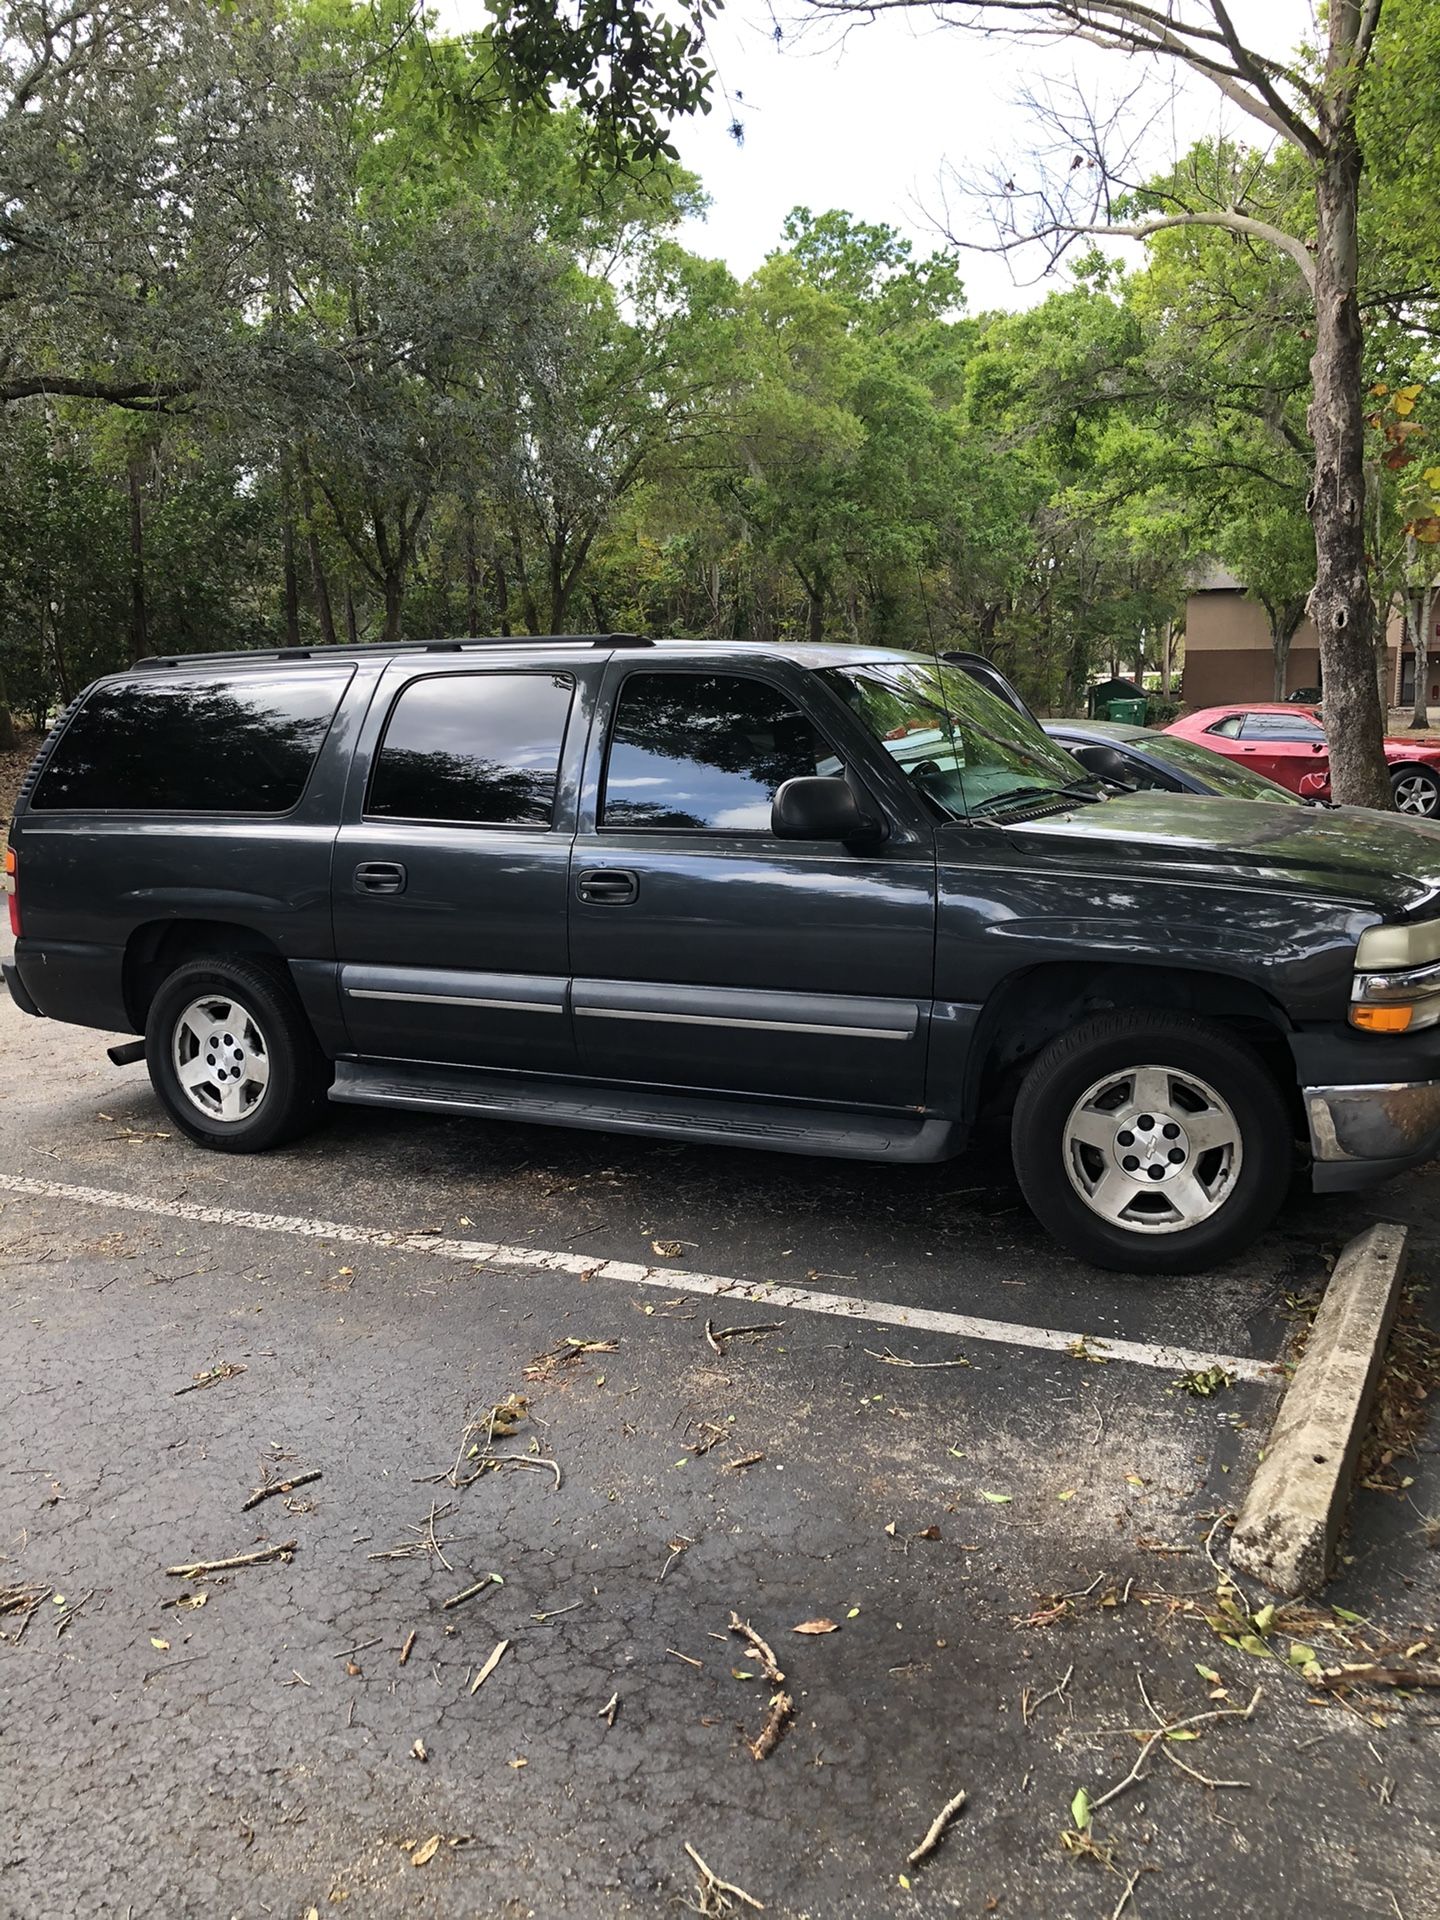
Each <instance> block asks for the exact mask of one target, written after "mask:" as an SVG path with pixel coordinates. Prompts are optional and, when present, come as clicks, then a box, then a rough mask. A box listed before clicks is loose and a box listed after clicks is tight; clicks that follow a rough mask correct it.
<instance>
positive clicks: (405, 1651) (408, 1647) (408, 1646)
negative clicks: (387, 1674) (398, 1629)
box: [400, 1627, 416, 1667]
mask: <svg viewBox="0 0 1440 1920" xmlns="http://www.w3.org/2000/svg"><path fill="white" fill-rule="evenodd" d="M415 1631H416V1630H415V1628H414V1627H412V1628H411V1629H410V1631H409V1633H407V1634H406V1636H405V1644H404V1646H403V1647H401V1649H400V1664H401V1666H402V1667H403V1666H404V1664H405V1662H406V1661H407V1660H408V1659H409V1658H410V1655H411V1653H412V1651H413V1650H414V1646H415Z"/></svg>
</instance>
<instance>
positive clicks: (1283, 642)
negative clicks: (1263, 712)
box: [1270, 623, 1295, 700]
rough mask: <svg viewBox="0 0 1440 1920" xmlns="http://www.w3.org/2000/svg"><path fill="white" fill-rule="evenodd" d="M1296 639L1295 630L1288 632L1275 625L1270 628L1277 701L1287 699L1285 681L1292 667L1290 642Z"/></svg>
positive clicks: (1291, 629) (1282, 627) (1290, 629)
mask: <svg viewBox="0 0 1440 1920" xmlns="http://www.w3.org/2000/svg"><path fill="white" fill-rule="evenodd" d="M1294 638H1295V629H1294V628H1293V627H1290V628H1289V629H1288V630H1287V629H1286V628H1285V627H1284V626H1283V625H1281V626H1276V625H1274V624H1273V623H1272V624H1271V628H1270V651H1271V653H1272V655H1273V656H1274V661H1275V681H1274V693H1275V698H1276V699H1277V700H1283V699H1284V698H1285V681H1286V677H1287V675H1288V672H1289V667H1290V642H1291V641H1292V640H1293V639H1294Z"/></svg>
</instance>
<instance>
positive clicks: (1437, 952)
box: [1350, 920, 1440, 1033]
mask: <svg viewBox="0 0 1440 1920" xmlns="http://www.w3.org/2000/svg"><path fill="white" fill-rule="evenodd" d="M1437 1023H1440V920H1421V921H1417V922H1416V923H1415V924H1414V925H1413V926H1408V927H1370V928H1369V929H1368V930H1367V931H1366V932H1364V933H1362V934H1361V936H1360V944H1359V946H1358V947H1357V948H1356V950H1355V984H1354V986H1353V988H1352V989H1351V993H1350V1024H1351V1026H1352V1027H1359V1028H1360V1029H1361V1030H1362V1031H1363V1032H1365V1033H1414V1032H1416V1031H1417V1030H1418V1029H1419V1028H1421V1027H1433V1026H1435V1025H1436V1024H1437Z"/></svg>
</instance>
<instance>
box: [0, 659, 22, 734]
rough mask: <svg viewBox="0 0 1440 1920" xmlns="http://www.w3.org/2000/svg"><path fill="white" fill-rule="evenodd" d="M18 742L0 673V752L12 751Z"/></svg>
mask: <svg viewBox="0 0 1440 1920" xmlns="http://www.w3.org/2000/svg"><path fill="white" fill-rule="evenodd" d="M19 744H20V740H19V736H18V735H17V734H16V731H15V721H14V717H13V716H12V714H11V712H10V702H9V699H8V697H7V695H6V691H5V676H4V674H3V673H0V753H13V752H14V751H15V749H16V747H18V746H19Z"/></svg>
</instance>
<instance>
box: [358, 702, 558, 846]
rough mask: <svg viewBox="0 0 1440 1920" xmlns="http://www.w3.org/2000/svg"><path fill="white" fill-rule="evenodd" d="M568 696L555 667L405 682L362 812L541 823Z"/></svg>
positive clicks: (547, 814)
mask: <svg viewBox="0 0 1440 1920" xmlns="http://www.w3.org/2000/svg"><path fill="white" fill-rule="evenodd" d="M574 692H575V682H574V681H573V680H572V679H570V677H569V676H568V675H567V674H563V673H472V674H442V675H437V676H435V677H434V678H431V679H428V680H413V681H412V682H411V683H410V685H409V686H408V687H406V688H405V690H404V692H403V693H402V694H401V695H400V698H399V699H398V700H397V701H396V703H395V705H394V708H393V709H392V710H391V714H390V718H389V721H388V722H387V724H386V727H385V738H384V740H383V741H382V742H381V745H380V754H379V757H378V759H377V761H376V763H375V771H374V773H373V774H372V775H371V778H370V799H369V803H368V805H367V807H366V811H367V812H368V813H371V814H379V815H381V816H382V817H384V818H387V819H392V820H444V821H450V822H454V823H456V824H457V825H460V826H468V827H510V826H521V827H548V826H549V825H550V824H551V819H552V816H553V813H554V809H555V785H556V781H557V779H558V777H559V772H560V749H561V747H562V746H563V744H564V740H565V723H566V721H567V720H568V718H569V716H570V702H571V699H572V697H573V696H574Z"/></svg>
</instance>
